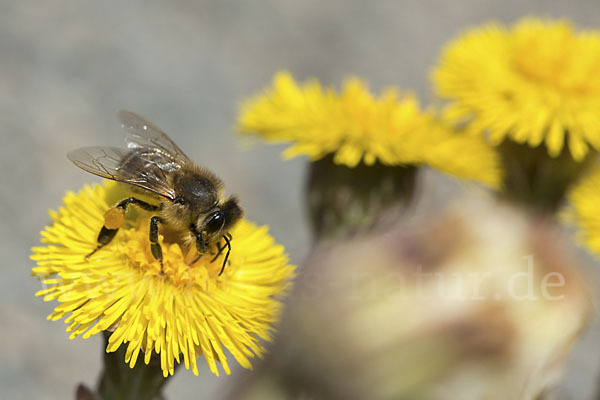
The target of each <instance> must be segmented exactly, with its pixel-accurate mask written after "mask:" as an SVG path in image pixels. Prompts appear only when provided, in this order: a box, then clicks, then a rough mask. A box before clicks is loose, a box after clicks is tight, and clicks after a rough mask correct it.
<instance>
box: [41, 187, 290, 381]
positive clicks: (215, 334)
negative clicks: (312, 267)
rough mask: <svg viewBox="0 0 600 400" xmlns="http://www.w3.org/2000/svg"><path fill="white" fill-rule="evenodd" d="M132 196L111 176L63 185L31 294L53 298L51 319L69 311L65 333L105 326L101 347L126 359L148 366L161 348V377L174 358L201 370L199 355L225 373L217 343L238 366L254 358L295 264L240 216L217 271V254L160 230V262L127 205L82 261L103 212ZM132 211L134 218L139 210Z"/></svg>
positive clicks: (143, 224)
mask: <svg viewBox="0 0 600 400" xmlns="http://www.w3.org/2000/svg"><path fill="white" fill-rule="evenodd" d="M131 194H132V192H131V190H130V189H128V188H127V187H126V186H124V185H121V184H117V183H114V182H108V183H106V184H104V185H103V186H93V187H90V186H86V187H84V189H83V190H81V191H80V192H79V193H77V194H75V193H68V194H67V195H66V197H65V199H64V204H65V206H64V208H61V209H60V210H59V211H58V212H51V216H52V219H53V224H52V225H51V226H49V227H47V228H46V229H45V230H44V231H43V232H42V242H43V243H45V244H46V245H45V246H42V247H35V248H34V249H33V256H32V258H33V259H34V260H36V261H37V264H38V266H37V267H35V268H33V274H34V275H35V276H37V277H38V278H39V279H40V280H41V281H42V283H43V285H44V286H45V288H44V289H43V290H40V291H39V292H38V293H36V295H37V296H43V297H44V300H45V301H50V300H57V301H58V302H59V303H60V304H59V305H58V306H56V308H55V309H54V312H53V313H52V314H50V315H49V316H48V319H51V320H58V319H61V318H63V317H66V319H65V323H67V324H68V327H67V332H71V336H70V338H74V337H76V336H79V335H81V336H82V337H83V338H88V337H90V336H92V335H94V334H96V333H99V332H102V331H104V330H109V331H112V334H111V336H110V339H109V344H108V346H107V349H106V351H107V352H112V351H115V350H117V348H119V346H121V345H124V346H127V353H126V357H125V362H128V363H130V366H131V367H132V368H133V366H134V365H135V363H136V361H137V359H138V355H139V353H140V351H142V352H144V353H145V355H144V361H145V362H146V364H147V363H148V362H149V361H150V358H151V356H152V353H153V351H154V352H156V353H157V354H159V355H160V360H161V367H162V370H163V374H164V376H167V375H168V374H171V375H172V374H173V373H174V368H175V361H177V363H179V362H180V356H181V355H183V361H184V363H185V366H186V368H190V365H191V368H192V370H193V372H194V374H198V368H197V364H196V357H197V356H199V355H201V354H203V355H204V357H205V359H206V361H207V363H208V365H209V367H210V369H211V371H213V372H214V373H215V374H217V375H218V369H217V362H219V363H220V364H221V365H222V367H223V369H224V370H225V372H226V373H229V372H230V370H229V366H228V364H227V360H226V356H225V353H224V351H223V347H225V348H226V349H228V350H229V351H230V352H231V354H232V355H233V356H234V357H235V359H236V360H237V361H238V362H239V363H240V364H241V365H242V366H243V367H245V368H251V364H250V361H249V359H250V358H253V357H254V355H257V356H259V357H260V356H261V355H262V353H263V352H264V347H263V345H262V344H261V339H262V340H266V341H269V340H271V333H270V331H271V329H272V325H273V324H274V323H275V322H276V321H277V318H278V315H279V311H280V308H281V304H280V303H279V302H278V301H277V300H276V299H275V298H274V296H279V295H282V294H284V293H285V292H286V290H287V288H288V286H289V284H290V279H291V278H292V277H293V275H294V267H293V266H290V265H287V264H288V258H287V256H286V255H285V253H284V249H283V247H282V246H280V245H276V244H275V243H274V240H273V238H272V237H271V236H269V234H268V233H267V228H266V227H257V226H256V225H254V224H252V223H250V222H247V221H245V220H244V221H241V222H240V223H238V224H237V226H236V227H235V228H234V229H233V230H232V231H231V232H230V233H231V235H232V236H233V241H232V251H231V255H230V257H229V261H228V266H227V268H226V269H225V271H224V273H223V275H221V276H218V274H219V270H220V268H221V265H222V264H221V263H222V262H223V257H224V255H221V256H219V257H218V258H217V259H216V260H214V262H213V261H212V260H211V259H212V258H213V257H212V256H210V257H201V258H200V259H199V260H197V261H196V262H195V263H192V262H193V261H194V259H195V255H194V254H192V253H194V252H189V254H184V253H183V252H182V248H181V247H180V246H179V244H177V243H168V242H167V241H166V240H165V239H164V238H163V237H162V236H161V237H160V238H159V243H160V244H161V246H162V249H163V259H164V265H163V267H162V269H163V273H161V265H160V263H159V262H158V261H157V260H155V259H154V257H153V256H152V253H151V251H150V246H149V241H148V229H149V228H148V226H149V224H148V219H147V218H142V217H141V215H138V216H136V215H135V212H134V211H133V210H132V211H130V213H128V219H127V222H126V225H125V226H124V227H123V228H121V229H120V230H119V232H118V234H117V235H116V237H115V239H113V241H112V242H111V243H110V244H109V245H108V246H106V247H105V248H103V249H101V250H99V251H98V252H97V253H95V254H94V255H93V256H92V257H90V258H89V259H86V258H85V256H86V254H89V253H90V251H91V250H93V249H94V248H95V246H96V237H97V235H98V232H99V231H100V228H101V227H102V225H103V224H104V217H103V214H104V212H105V211H106V210H107V209H108V208H109V204H112V203H114V202H116V201H118V200H119V199H122V198H125V197H128V196H130V195H131ZM138 217H139V218H138Z"/></svg>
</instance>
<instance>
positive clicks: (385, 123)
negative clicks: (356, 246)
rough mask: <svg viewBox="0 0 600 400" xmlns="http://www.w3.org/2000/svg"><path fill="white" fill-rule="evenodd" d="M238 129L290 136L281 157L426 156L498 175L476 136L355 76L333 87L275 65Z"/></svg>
mask: <svg viewBox="0 0 600 400" xmlns="http://www.w3.org/2000/svg"><path fill="white" fill-rule="evenodd" d="M238 130H240V131H241V132H245V133H257V134H259V135H261V136H262V137H264V138H265V139H266V140H267V141H269V142H291V143H292V145H291V147H289V148H288V149H287V150H285V152H284V153H283V156H284V158H291V157H295V156H298V155H301V154H304V155H307V156H309V157H310V159H311V160H312V161H316V160H319V159H322V158H324V157H325V156H327V155H329V154H333V162H334V163H336V164H341V165H346V166H348V167H351V168H353V167H356V166H357V165H358V164H359V163H361V162H362V163H364V164H365V165H367V166H370V165H374V164H375V163H376V162H379V163H381V164H384V165H422V164H425V165H430V166H432V167H434V168H436V169H439V170H440V171H442V172H445V173H448V174H450V175H454V176H458V177H460V178H465V179H473V180H476V181H479V182H482V183H485V184H487V185H489V186H492V187H498V186H499V184H500V182H501V171H500V167H499V164H500V163H499V160H498V156H497V154H496V153H495V152H494V150H493V149H492V148H490V146H489V145H488V144H487V143H486V142H485V141H483V140H480V139H481V138H475V137H470V136H467V135H460V134H458V133H457V132H455V131H453V130H451V129H449V128H448V127H447V126H445V125H444V124H442V123H441V122H440V121H438V120H437V119H436V118H435V117H434V116H433V114H432V113H429V112H422V111H421V109H420V107H419V103H418V101H417V99H416V97H415V96H414V95H413V94H411V93H407V94H405V95H403V96H400V95H399V93H398V91H397V90H396V89H394V88H388V89H385V90H384V91H383V93H382V94H381V96H380V97H379V98H376V97H375V96H374V95H373V94H371V93H370V92H369V90H368V87H367V85H366V84H365V83H364V82H363V81H361V80H359V79H357V78H351V79H348V80H347V81H346V82H345V84H344V87H343V89H342V91H341V92H340V93H336V92H335V91H334V90H333V89H329V88H327V89H324V88H322V87H321V85H320V84H319V82H317V81H316V80H311V81H308V82H307V83H305V84H303V85H299V84H298V83H296V82H295V81H294V79H293V78H292V76H291V75H290V74H289V73H287V72H280V73H278V74H277V75H276V76H275V77H274V79H273V88H271V89H267V90H266V91H265V92H264V93H263V94H259V95H257V96H256V97H254V98H252V99H250V100H248V101H247V102H246V103H245V104H244V105H243V107H242V111H241V114H240V116H239V120H238Z"/></svg>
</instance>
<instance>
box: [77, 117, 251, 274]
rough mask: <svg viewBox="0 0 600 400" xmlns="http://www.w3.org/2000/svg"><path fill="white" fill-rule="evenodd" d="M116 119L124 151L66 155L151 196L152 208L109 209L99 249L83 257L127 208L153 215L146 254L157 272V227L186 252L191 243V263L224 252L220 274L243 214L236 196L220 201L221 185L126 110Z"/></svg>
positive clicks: (109, 234) (129, 201)
mask: <svg viewBox="0 0 600 400" xmlns="http://www.w3.org/2000/svg"><path fill="white" fill-rule="evenodd" d="M117 115H118V118H119V121H120V122H121V124H122V126H123V128H124V129H125V131H126V143H127V148H126V149H122V148H117V147H100V146H98V147H84V148H80V149H77V150H74V151H71V152H69V153H68V154H67V157H68V158H69V159H70V160H71V161H72V162H73V163H74V164H75V165H76V166H78V167H79V168H81V169H83V170H85V171H87V172H90V173H92V174H94V175H98V176H101V177H102V178H106V179H111V180H114V181H118V182H123V183H126V184H128V185H130V186H131V187H132V189H133V190H134V193H143V194H148V195H150V198H152V199H155V200H156V202H157V204H151V203H149V202H146V201H143V200H140V199H138V198H136V197H129V198H126V199H124V200H122V201H120V202H119V203H117V204H116V205H115V206H114V207H112V208H111V209H109V210H108V211H107V212H106V214H105V216H104V217H105V223H104V226H103V227H102V229H101V230H100V233H99V234H98V239H97V241H98V245H97V247H96V248H95V249H94V250H93V251H92V252H91V253H90V254H88V255H87V256H86V258H89V257H91V256H92V255H93V254H94V253H96V252H97V251H98V250H100V249H102V248H103V247H104V246H106V245H108V244H109V243H110V242H111V240H112V239H113V238H114V237H115V235H116V234H117V232H118V230H119V228H120V227H121V226H122V225H123V224H124V222H125V218H124V216H125V212H126V211H127V207H128V206H129V205H135V206H137V207H140V208H142V209H144V210H147V211H151V212H153V213H155V215H153V216H152V217H151V218H150V235H149V236H150V237H149V239H150V250H151V252H152V255H153V256H154V258H155V259H157V260H158V261H159V262H160V264H161V271H162V265H163V255H162V249H161V247H160V244H159V243H158V231H159V225H160V226H161V230H162V229H167V230H168V231H170V232H172V233H174V234H175V235H176V237H178V239H179V241H180V243H182V245H183V246H184V247H185V248H189V247H191V246H192V245H193V244H194V243H195V245H196V250H197V251H198V256H197V258H196V260H197V259H198V258H200V257H201V256H202V255H203V254H204V253H207V252H208V251H209V250H212V249H215V251H216V255H215V256H214V258H213V259H212V261H214V260H216V259H217V257H218V256H219V255H220V254H221V253H222V252H223V250H225V248H227V253H226V255H225V257H224V259H223V265H222V266H221V270H220V272H219V276H220V275H221V274H222V273H223V270H224V269H225V265H226V264H227V259H228V258H229V254H230V253H231V240H232V239H233V238H232V236H231V234H230V233H229V230H231V229H232V228H233V226H234V225H235V224H236V223H237V222H238V221H239V220H240V219H241V218H242V216H243V214H244V212H243V210H242V208H241V207H240V205H239V201H238V199H237V197H235V196H230V197H224V194H223V183H222V181H221V180H220V179H219V178H217V177H216V176H215V175H214V174H213V173H212V172H210V171H209V170H207V169H205V168H201V167H199V166H197V165H196V164H194V163H193V162H192V161H191V160H190V159H189V157H188V156H186V155H185V154H184V152H183V151H182V150H181V149H180V148H179V147H178V146H177V145H176V144H175V143H174V142H173V141H172V140H171V139H170V138H169V137H168V136H167V135H166V134H165V133H164V132H163V131H161V130H160V129H159V128H158V127H156V126H155V125H154V124H152V123H151V122H148V121H146V120H145V119H144V118H142V117H140V116H139V115H137V114H135V113H132V112H130V111H119V112H118V114H117ZM222 240H223V241H224V242H225V243H224V244H223V245H221V241H222Z"/></svg>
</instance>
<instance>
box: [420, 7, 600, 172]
mask: <svg viewBox="0 0 600 400" xmlns="http://www.w3.org/2000/svg"><path fill="white" fill-rule="evenodd" d="M432 77H433V83H434V87H435V91H436V93H437V95H438V96H439V97H441V98H443V99H447V100H449V105H448V113H449V115H451V116H452V118H453V119H454V120H455V121H457V122H460V123H464V122H468V123H470V129H471V130H472V131H473V132H474V133H475V134H477V135H482V134H487V133H489V138H490V140H491V142H492V143H493V144H499V143H501V142H502V141H504V139H507V138H508V139H510V140H513V141H515V142H518V143H523V144H525V143H527V144H528V145H529V146H531V147H537V146H540V145H541V144H542V143H545V145H546V147H547V151H548V154H549V155H550V156H552V157H557V156H558V155H559V154H560V153H561V151H562V149H563V147H564V146H565V143H568V148H569V150H570V153H571V155H572V157H573V159H574V160H575V161H582V160H583V159H584V158H585V156H586V155H587V154H588V153H589V152H590V147H591V148H592V149H594V150H596V151H597V150H599V149H600V32H599V31H580V32H576V31H575V29H574V28H573V26H572V25H571V24H570V23H569V22H568V21H563V20H559V21H550V20H549V21H544V20H539V19H534V18H526V19H523V20H522V21H520V22H518V23H517V24H516V25H514V26H513V27H511V28H508V27H506V26H503V25H501V24H498V23H489V24H487V25H484V26H482V27H478V28H475V29H472V30H470V31H468V32H466V33H464V34H463V35H461V36H460V37H459V38H457V39H456V40H454V41H452V42H450V43H449V44H448V45H447V46H446V48H445V50H444V51H443V53H442V55H441V57H440V61H439V64H438V66H437V67H436V68H435V69H434V71H433V76H432Z"/></svg>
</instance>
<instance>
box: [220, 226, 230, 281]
mask: <svg viewBox="0 0 600 400" xmlns="http://www.w3.org/2000/svg"><path fill="white" fill-rule="evenodd" d="M223 239H225V243H226V244H227V254H225V259H224V260H223V266H222V267H221V272H219V276H221V274H222V273H223V271H224V270H225V264H227V259H228V258H229V253H231V242H230V241H229V238H228V237H227V235H223Z"/></svg>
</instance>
